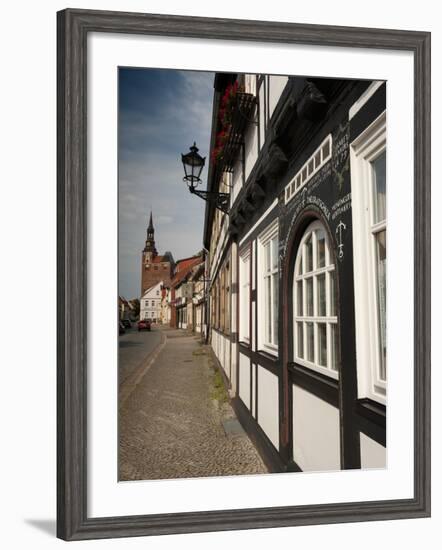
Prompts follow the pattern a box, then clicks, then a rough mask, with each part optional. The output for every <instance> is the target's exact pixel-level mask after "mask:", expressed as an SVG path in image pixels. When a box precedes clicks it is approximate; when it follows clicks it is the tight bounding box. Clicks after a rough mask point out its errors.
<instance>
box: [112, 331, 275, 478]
mask: <svg viewBox="0 0 442 550" xmlns="http://www.w3.org/2000/svg"><path fill="white" fill-rule="evenodd" d="M162 330H163V331H164V332H163V335H164V336H165V337H166V342H165V343H163V344H162V347H161V349H160V351H159V353H158V354H157V356H156V358H155V359H154V361H153V362H152V363H151V364H150V366H145V367H144V373H143V374H142V376H140V379H139V381H138V383H137V385H136V386H135V387H134V388H132V389H131V393H130V394H129V395H126V396H125V399H124V402H123V403H121V406H120V411H119V439H120V446H119V479H120V481H127V480H141V479H170V478H183V477H207V476H219V475H234V474H258V473H267V469H266V467H265V465H264V463H263V462H262V460H261V458H260V457H259V455H258V453H257V451H256V449H255V447H254V446H253V444H252V443H251V441H250V439H249V438H248V436H247V435H246V434H245V432H243V431H242V430H241V429H238V426H237V421H236V419H235V414H234V412H233V410H232V408H231V406H230V405H229V403H228V401H227V397H226V393H225V390H224V388H223V386H222V385H221V383H220V382H221V378H220V374H219V373H218V372H217V371H216V369H215V368H214V365H213V360H212V358H211V354H210V350H209V348H208V346H203V345H201V344H200V343H199V338H198V337H195V336H194V335H191V334H190V333H187V332H186V331H183V330H174V329H162ZM235 426H236V427H235Z"/></svg>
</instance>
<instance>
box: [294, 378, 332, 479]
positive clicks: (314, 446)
mask: <svg viewBox="0 0 442 550" xmlns="http://www.w3.org/2000/svg"><path fill="white" fill-rule="evenodd" d="M293 457H294V460H295V462H296V463H297V464H298V466H299V467H300V468H301V470H303V471H311V472H318V471H325V470H340V469H341V459H340V435H339V410H338V409H337V408H336V407H333V406H332V405H329V404H328V403H326V402H325V401H323V400H322V399H319V398H318V397H316V396H314V395H312V394H311V393H309V392H307V391H305V390H303V389H301V388H300V387H298V386H296V385H294V386H293Z"/></svg>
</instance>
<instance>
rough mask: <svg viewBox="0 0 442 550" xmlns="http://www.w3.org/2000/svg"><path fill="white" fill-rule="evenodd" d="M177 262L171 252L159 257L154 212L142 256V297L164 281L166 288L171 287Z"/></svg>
mask: <svg viewBox="0 0 442 550" xmlns="http://www.w3.org/2000/svg"><path fill="white" fill-rule="evenodd" d="M174 266H175V262H174V260H173V256H172V253H171V252H165V253H164V255H162V256H160V255H158V252H157V249H156V247H155V229H154V227H153V220H152V212H151V213H150V219H149V225H148V227H147V238H146V244H145V246H144V249H143V252H142V254H141V296H142V295H143V294H144V293H145V292H146V290H147V289H148V288H150V287H151V286H153V285H155V284H156V283H158V282H160V281H163V283H164V285H165V286H170V280H171V279H172V277H173V271H174Z"/></svg>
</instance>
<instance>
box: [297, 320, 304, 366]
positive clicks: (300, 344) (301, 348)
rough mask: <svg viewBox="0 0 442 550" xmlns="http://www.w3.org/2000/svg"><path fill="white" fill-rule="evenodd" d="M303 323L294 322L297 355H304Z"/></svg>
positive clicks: (301, 356) (301, 357)
mask: <svg viewBox="0 0 442 550" xmlns="http://www.w3.org/2000/svg"><path fill="white" fill-rule="evenodd" d="M303 329H304V324H303V323H296V354H297V357H299V358H300V359H303V357H304V330H303Z"/></svg>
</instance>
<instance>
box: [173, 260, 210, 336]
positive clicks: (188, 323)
mask: <svg viewBox="0 0 442 550" xmlns="http://www.w3.org/2000/svg"><path fill="white" fill-rule="evenodd" d="M201 264H204V259H203V256H202V254H197V255H195V256H191V257H190V258H183V259H181V260H178V261H177V263H176V270H175V275H174V277H173V279H172V282H171V285H170V326H171V327H173V328H182V329H189V330H193V306H192V304H193V302H192V299H193V292H194V281H193V280H192V277H193V274H194V273H195V272H196V270H197V269H198V267H199V266H200V265H201Z"/></svg>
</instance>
